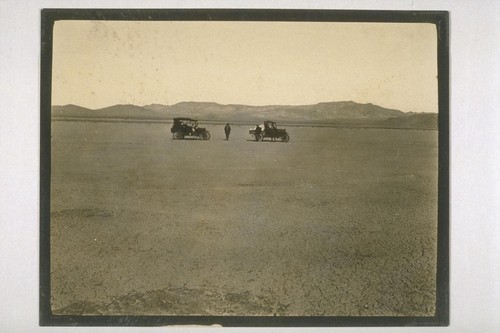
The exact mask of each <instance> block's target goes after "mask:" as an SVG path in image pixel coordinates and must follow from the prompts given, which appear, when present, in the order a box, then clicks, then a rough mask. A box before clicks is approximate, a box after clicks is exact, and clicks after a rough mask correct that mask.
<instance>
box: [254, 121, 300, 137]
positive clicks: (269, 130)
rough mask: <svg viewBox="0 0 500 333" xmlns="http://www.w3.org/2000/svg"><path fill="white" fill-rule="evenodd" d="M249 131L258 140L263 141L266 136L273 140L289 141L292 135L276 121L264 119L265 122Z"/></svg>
mask: <svg viewBox="0 0 500 333" xmlns="http://www.w3.org/2000/svg"><path fill="white" fill-rule="evenodd" d="M257 127H259V128H260V129H258V128H257ZM249 133H250V134H251V135H252V136H253V138H254V139H255V140H256V141H262V140H264V138H270V139H271V140H272V141H274V140H276V139H279V140H281V141H282V142H288V141H289V140H290V136H289V135H288V133H287V132H286V129H281V128H280V129H279V128H277V127H276V123H275V122H274V121H271V120H266V121H264V124H262V125H258V126H256V127H255V128H253V129H251V130H250V131H249Z"/></svg>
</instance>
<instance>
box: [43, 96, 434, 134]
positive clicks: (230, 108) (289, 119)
mask: <svg viewBox="0 0 500 333" xmlns="http://www.w3.org/2000/svg"><path fill="white" fill-rule="evenodd" d="M52 115H53V116H54V117H55V118H60V117H62V118H75V117H77V118H112V119H116V118H119V119H128V120H134V119H138V120H139V119H143V120H171V119H172V118H174V117H190V118H196V119H199V120H202V121H203V120H204V121H215V122H226V121H228V122H235V123H250V124H253V123H256V122H262V121H263V120H266V119H271V120H275V121H276V122H278V123H289V124H324V125H345V126H356V127H359V126H361V127H363V126H364V127H390V128H425V129H435V128H437V114H429V113H404V112H402V111H399V110H394V109H387V108H383V107H381V106H378V105H374V104H361V103H356V102H352V101H345V102H328V103H318V104H314V105H266V106H250V105H240V104H228V105H222V104H217V103H208V102H181V103H177V104H174V105H170V106H169V105H163V104H149V105H144V106H137V105H131V104H125V105H114V106H110V107H106V108H102V109H97V110H91V109H87V108H83V107H79V106H77V105H72V104H70V105H64V106H53V107H52Z"/></svg>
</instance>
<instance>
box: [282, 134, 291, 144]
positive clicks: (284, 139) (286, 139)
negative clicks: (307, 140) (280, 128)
mask: <svg viewBox="0 0 500 333" xmlns="http://www.w3.org/2000/svg"><path fill="white" fill-rule="evenodd" d="M288 141H290V137H289V136H288V134H285V135H283V136H282V137H281V142H288Z"/></svg>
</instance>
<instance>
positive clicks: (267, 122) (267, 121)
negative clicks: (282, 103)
mask: <svg viewBox="0 0 500 333" xmlns="http://www.w3.org/2000/svg"><path fill="white" fill-rule="evenodd" d="M269 123H275V121H272V120H266V121H264V124H269Z"/></svg>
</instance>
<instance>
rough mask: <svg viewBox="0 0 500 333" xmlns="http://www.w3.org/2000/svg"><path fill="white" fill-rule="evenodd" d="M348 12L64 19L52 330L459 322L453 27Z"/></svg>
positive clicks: (58, 31) (58, 35)
mask: <svg viewBox="0 0 500 333" xmlns="http://www.w3.org/2000/svg"><path fill="white" fill-rule="evenodd" d="M166 12H167V13H168V11H166ZM264 12H265V11H264ZM277 15H278V16H279V14H277ZM339 15H340V14H336V15H332V19H330V20H325V19H321V20H317V21H315V20H313V19H312V20H311V19H310V17H311V16H305V18H303V19H302V20H295V19H294V20H288V19H286V17H285V18H282V17H281V19H278V20H272V19H270V20H267V19H259V20H248V19H239V17H240V16H241V17H243V18H245V16H244V15H240V16H235V17H236V18H235V19H232V20H229V19H227V17H226V16H225V17H224V19H221V20H217V19H213V18H212V16H211V15H210V13H209V12H208V13H207V15H206V17H207V19H205V20H202V19H197V20H194V19H186V20H184V19H174V20H172V19H169V17H167V18H166V19H148V17H147V16H140V18H134V19H128V18H126V19H122V20H120V19H116V16H113V19H103V16H102V15H101V16H100V15H95V17H93V18H92V17H88V16H87V17H84V18H83V19H82V18H81V17H78V18H77V19H58V20H54V21H53V22H51V23H52V24H51V25H50V29H51V30H50V31H49V35H50V36H51V39H50V40H49V41H46V42H47V46H46V47H47V49H48V50H50V58H49V60H48V61H49V62H50V70H49V71H48V72H47V73H45V74H42V76H43V75H45V77H49V78H50V80H49V79H48V81H47V82H50V87H45V89H49V91H50V110H45V111H44V110H43V105H42V113H43V112H48V113H46V114H48V115H47V118H45V119H49V121H48V122H46V126H47V128H48V129H49V130H48V132H50V138H48V139H47V140H48V142H49V143H48V145H49V148H50V149H49V150H48V151H50V156H49V157H48V160H49V164H50V168H49V169H48V170H49V172H48V173H47V175H46V176H47V178H48V179H49V181H48V184H49V189H48V192H47V193H49V197H48V207H49V214H47V216H46V218H45V219H44V217H43V216H42V225H41V228H42V229H43V230H46V233H45V234H44V233H43V232H42V236H44V235H45V236H47V237H42V247H43V246H44V245H43V244H45V246H46V247H45V248H46V249H47V252H46V253H45V254H46V255H47V256H46V257H43V255H44V253H43V251H42V261H43V260H44V258H46V261H44V262H45V264H46V266H45V269H46V271H47V272H48V275H47V281H46V282H47V287H46V289H43V287H42V289H43V290H45V291H47V293H48V294H47V295H45V296H42V298H43V297H46V298H45V299H46V300H47V303H46V304H48V310H47V311H48V313H50V316H51V318H57V317H58V316H63V317H64V316H70V317H74V318H78V317H83V318H85V317H96V316H97V317H107V316H131V317H133V316H159V317H165V318H175V317H177V316H181V317H184V318H185V316H193V317H197V318H200V317H207V318H218V319H219V321H221V322H223V320H224V319H223V318H231V317H235V318H237V317H254V318H275V317H279V318H284V319H283V320H284V321H282V322H280V323H286V319H287V318H297V317H306V318H307V317H310V318H318V317H322V318H339V317H354V318H356V317H359V318H368V320H370V319H369V318H374V319H375V318H393V319H394V318H396V319H395V320H397V318H403V319H404V318H410V319H409V320H408V322H407V323H408V324H412V323H413V324H415V323H416V324H418V320H415V318H417V319H418V318H430V319H429V322H431V323H435V324H437V325H439V324H443V323H444V322H443V321H442V318H443V317H442V316H439V315H438V313H439V312H441V313H443V311H444V313H447V311H446V309H442V308H440V307H441V306H443V302H442V301H440V299H439V295H447V294H446V291H444V293H443V291H440V288H446V283H447V281H443V280H442V276H443V275H441V278H440V274H439V271H440V265H442V264H443V262H442V260H443V256H442V255H441V256H440V254H439V253H440V252H439V249H440V248H443V247H446V246H447V244H446V240H445V241H444V242H445V243H444V244H443V243H442V242H443V240H442V239H441V240H440V235H441V233H442V232H443V229H439V225H440V223H447V221H440V215H439V207H440V200H438V199H439V197H440V191H443V190H444V191H446V189H442V188H440V186H439V184H440V182H439V179H440V177H441V176H442V175H440V169H445V168H447V166H446V165H441V163H440V157H439V156H440V155H439V153H440V149H442V148H443V147H442V146H441V143H442V141H440V133H441V132H440V131H441V127H440V125H442V124H440V122H439V119H441V118H440V115H441V114H442V113H443V112H444V113H447V112H448V110H447V108H444V109H443V105H442V103H440V94H441V93H442V91H440V90H439V75H438V74H439V66H443V64H439V61H438V60H439V52H438V51H439V50H438V45H439V37H440V33H441V32H440V31H439V29H438V28H437V25H436V23H433V22H425V20H420V21H418V20H416V21H415V20H413V21H408V22H404V20H402V19H398V20H390V19H388V22H382V21H381V20H379V19H377V20H370V19H368V20H365V21H363V20H362V19H360V20H358V21H352V22H349V21H347V20H346V19H342V20H339V19H338V17H342V15H340V16H339ZM90 16H91V15H90ZM181 16H182V15H181ZM365 16H366V15H365ZM312 17H314V16H312ZM367 17H368V18H369V17H370V16H369V15H368V16H367ZM405 17H406V16H405ZM104 18H106V17H105V16H104ZM181 18H182V17H181ZM429 21H432V20H429ZM43 56H44V55H43V54H42V57H43ZM42 89H44V88H42ZM446 93H447V92H446ZM445 106H447V104H445ZM444 119H447V118H444ZM444 184H447V183H444ZM443 225H447V224H441V226H443ZM438 230H440V232H439V233H438ZM444 232H445V233H447V231H446V230H444ZM440 242H441V243H440ZM439 258H441V259H439ZM444 259H446V260H447V258H444ZM42 266H43V263H42ZM43 269H44V268H43V267H42V270H43ZM443 283H444V284H443ZM42 303H43V302H42ZM42 305H43V304H42ZM436 318H438V319H436ZM439 318H441V319H439ZM184 320H185V319H184ZM433 320H434V321H433ZM216 322H217V320H216ZM368 322H370V321H368Z"/></svg>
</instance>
